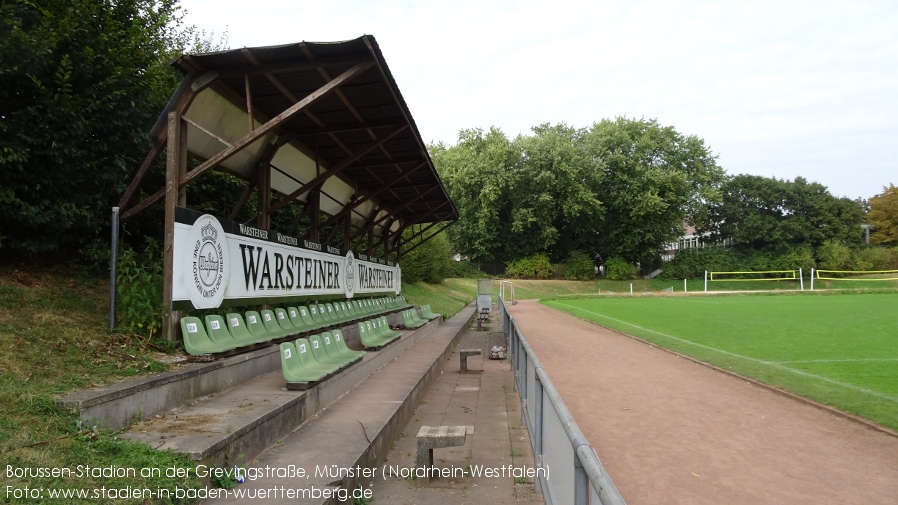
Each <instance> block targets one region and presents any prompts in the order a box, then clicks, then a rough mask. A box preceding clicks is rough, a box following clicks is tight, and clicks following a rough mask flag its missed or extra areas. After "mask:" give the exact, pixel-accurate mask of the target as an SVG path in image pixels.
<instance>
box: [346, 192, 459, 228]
mask: <svg viewBox="0 0 898 505" xmlns="http://www.w3.org/2000/svg"><path fill="white" fill-rule="evenodd" d="M440 187H441V186H433V187H431V188H430V189H428V190H427V191H425V192H423V193H421V194H420V195H418V196H416V197H414V198H412V199H411V200H409V201H407V202H405V204H403V205H402V206H400V207H398V208H396V209H393V210H392V211H390V212H389V213H388V214H387V215H385V216H383V217H381V218H380V219H378V220H377V221H374V222H372V223H368V224H367V225H365V227H364V228H363V229H361V230H360V231H359V233H358V234H357V235H356V236H358V235H361V234H362V233H365V232H367V231H368V230H370V229H373V228H374V227H375V226H377V224H378V223H380V222H381V221H383V220H384V219H386V218H387V217H389V216H394V215H397V214H399V212H401V211H402V210H404V209H406V208H407V207H408V206H409V205H411V204H413V203H415V202H417V201H418V200H420V199H421V198H423V197H424V196H427V195H428V194H429V193H430V192H432V191H433V190H435V189H437V188H440ZM353 238H355V237H353Z"/></svg>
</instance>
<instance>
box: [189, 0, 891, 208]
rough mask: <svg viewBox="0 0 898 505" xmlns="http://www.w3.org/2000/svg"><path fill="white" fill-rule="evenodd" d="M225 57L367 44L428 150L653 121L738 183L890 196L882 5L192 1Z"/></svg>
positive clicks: (195, 17) (886, 11)
mask: <svg viewBox="0 0 898 505" xmlns="http://www.w3.org/2000/svg"><path fill="white" fill-rule="evenodd" d="M181 5H182V6H183V7H184V8H185V9H186V10H188V11H189V13H190V14H189V16H188V18H187V21H188V23H189V24H195V25H197V26H198V27H199V28H204V29H207V30H209V29H211V30H215V32H216V33H221V32H222V31H224V30H225V28H226V27H227V31H228V35H229V39H230V45H231V46H232V47H243V46H250V47H251V46H261V45H275V44H283V43H290V42H297V41H300V40H308V41H334V40H346V39H351V38H355V37H358V36H360V35H363V34H371V35H374V36H375V37H376V39H377V41H378V43H379V45H380V47H381V50H382V51H383V53H384V55H385V57H386V60H387V63H388V65H389V66H390V70H391V71H392V73H393V75H394V77H395V78H396V82H397V84H398V85H399V88H400V90H401V91H402V94H403V96H404V97H405V99H406V102H407V103H408V104H409V107H410V109H411V111H412V114H413V116H414V118H415V120H416V122H417V124H418V128H419V130H420V131H421V135H422V136H423V137H424V140H425V141H430V140H434V141H445V142H448V143H453V142H454V141H455V140H456V138H457V133H458V131H459V130H460V129H464V128H475V127H480V128H489V127H490V126H498V127H500V128H502V130H503V131H505V133H506V134H508V135H509V136H513V135H516V134H518V133H525V134H526V133H528V132H529V130H530V128H531V127H532V126H535V125H538V124H540V123H543V122H550V123H558V122H565V123H567V124H569V125H573V126H579V127H588V126H590V125H591V124H592V123H593V122H595V121H599V120H601V119H603V118H607V117H614V116H620V115H627V116H630V117H646V118H657V119H658V120H659V121H660V122H661V123H662V124H666V125H672V126H674V127H676V128H677V129H678V130H679V131H681V132H683V133H687V134H694V135H697V136H699V137H701V138H703V139H705V141H706V144H707V145H709V146H710V147H711V149H712V150H713V151H714V152H716V153H718V154H719V155H720V162H721V164H722V165H723V166H724V168H725V169H727V171H728V172H729V173H733V174H736V173H753V174H759V175H765V176H776V177H779V178H789V179H791V178H794V177H796V176H804V177H806V178H807V179H809V180H813V181H818V182H821V183H823V184H825V185H826V186H827V187H829V188H830V191H831V192H832V193H834V194H837V195H844V196H850V197H852V198H854V197H859V196H861V197H870V196H872V195H874V194H876V193H879V192H880V191H881V190H882V186H883V185H886V184H888V183H889V182H895V183H898V163H896V162H895V161H894V160H895V157H894V156H893V155H892V153H891V149H890V148H891V146H892V145H893V144H895V142H896V139H898V119H896V117H898V101H896V99H895V90H896V89H898V37H896V36H895V35H894V33H895V27H896V26H898V4H893V3H892V2H889V1H866V2H865V1H855V2H851V3H850V4H849V3H846V2H833V1H816V2H782V1H755V2H750V3H747V2H746V3H732V2H715V1H702V0H695V1H678V2H671V1H643V2H609V1H600V2H575V1H572V0H556V1H545V0H542V1H529V2H528V1H488V2H487V1H484V0H479V1H470V0H457V1H453V2H437V1H417V2H411V1H400V0H387V1H371V0H368V1H363V0H358V1H348V0H344V1H331V2H307V1H299V2H297V1H296V0H292V1H288V0H256V1H255V2H253V3H252V4H251V6H252V8H247V5H246V4H245V3H240V2H236V1H235V0H215V1H210V0H182V2H181Z"/></svg>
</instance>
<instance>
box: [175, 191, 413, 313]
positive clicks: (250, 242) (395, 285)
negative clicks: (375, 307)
mask: <svg viewBox="0 0 898 505" xmlns="http://www.w3.org/2000/svg"><path fill="white" fill-rule="evenodd" d="M174 257H175V261H174V272H173V275H174V278H173V279H172V281H173V282H172V289H173V296H172V299H173V300H174V301H189V302H190V303H191V304H192V305H193V306H194V307H195V308H198V309H209V308H216V307H219V306H221V304H222V301H224V300H240V299H259V298H288V297H295V296H310V295H340V296H345V297H347V298H352V297H353V295H354V294H376V293H391V294H399V292H400V290H401V287H402V286H401V272H400V270H399V266H398V265H394V264H393V263H391V262H386V261H384V260H375V259H374V258H369V257H367V256H365V255H364V254H360V255H358V257H356V255H355V254H353V252H352V251H343V250H341V249H339V248H336V247H330V246H323V245H321V244H318V243H315V242H309V241H301V240H299V239H297V238H295V237H290V236H287V235H282V234H280V233H277V232H274V231H271V230H265V229H261V228H255V227H252V226H246V225H243V224H239V223H235V222H233V221H228V220H225V219H218V218H216V217H215V216H211V215H209V214H200V213H198V212H195V211H192V210H189V209H183V208H178V209H176V211H175V236H174Z"/></svg>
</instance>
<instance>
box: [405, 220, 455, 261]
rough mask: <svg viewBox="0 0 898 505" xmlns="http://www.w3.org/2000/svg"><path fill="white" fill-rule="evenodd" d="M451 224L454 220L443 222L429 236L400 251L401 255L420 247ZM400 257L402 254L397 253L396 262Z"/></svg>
mask: <svg viewBox="0 0 898 505" xmlns="http://www.w3.org/2000/svg"><path fill="white" fill-rule="evenodd" d="M439 222H440V221H436V222H435V223H434V224H436V223H439ZM453 224H455V221H448V222H446V224H445V225H444V226H443V227H442V228H440V229H439V230H437V231H435V232H433V233H432V234H431V235H430V236H429V237H427V238H426V239H424V240H422V241H421V242H418V243H417V244H415V245H413V246H412V247H411V248H410V249H407V250H406V251H405V252H404V253H402V254H403V255H405V254H408V253H410V252H412V251H414V250H415V249H417V248H419V247H421V245H422V244H424V243H425V242H427V241H428V240H430V239H432V238H433V237H436V236H437V235H439V234H440V233H441V232H442V231H443V230H445V229H446V228H448V227H450V226H452V225H453ZM428 228H430V227H428ZM400 259H402V256H399V255H397V258H396V263H399V260H400Z"/></svg>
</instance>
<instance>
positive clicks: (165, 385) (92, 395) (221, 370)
mask: <svg viewBox="0 0 898 505" xmlns="http://www.w3.org/2000/svg"><path fill="white" fill-rule="evenodd" d="M383 315H385V316H387V320H388V322H389V324H390V325H391V326H397V325H400V324H402V311H397V312H391V313H387V314H383ZM435 324H439V323H438V322H434V321H431V322H430V323H429V327H431V328H432V327H433V326H434V325H435ZM424 328H427V327H422V329H424ZM342 331H343V336H344V338H345V339H346V344H347V345H348V346H349V347H351V348H353V349H361V348H363V346H362V344H361V342H360V341H359V332H358V325H356V324H347V325H345V326H343V327H342ZM406 333H412V332H411V331H408V332H406ZM414 333H415V334H416V333H417V332H414ZM280 369H281V359H280V354H279V350H278V346H277V345H276V342H273V343H272V345H268V346H267V347H262V348H260V349H255V350H252V351H247V352H242V353H240V354H237V355H234V356H229V357H226V358H220V359H216V360H214V361H211V362H208V363H179V364H177V365H175V367H174V368H173V369H172V370H169V371H166V372H162V373H159V374H153V375H150V376H143V377H138V378H135V379H131V380H127V381H122V382H117V383H113V384H109V385H106V386H99V387H95V388H90V389H82V390H78V391H73V392H71V393H68V394H65V395H63V396H62V397H60V398H58V399H57V400H56V405H57V406H58V407H59V408H61V409H64V410H75V411H77V412H78V414H79V417H80V418H81V419H82V420H83V421H85V422H86V423H90V424H96V425H98V426H100V427H103V428H109V429H114V430H120V429H123V428H126V427H128V426H130V425H131V424H132V423H134V422H137V421H144V420H153V419H156V416H157V415H160V414H164V413H166V412H168V411H170V410H171V409H175V408H179V407H182V406H184V405H188V404H191V403H194V402H196V401H198V400H200V399H201V398H205V397H208V396H211V395H216V394H219V393H221V392H222V391H225V390H226V389H229V388H232V387H234V386H235V385H238V384H244V383H246V382H247V381H250V380H251V379H253V378H255V377H259V376H261V375H264V374H268V373H272V372H275V371H280ZM371 372H373V370H370V371H369V374H370V373H371Z"/></svg>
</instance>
